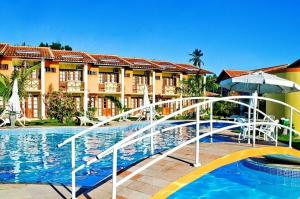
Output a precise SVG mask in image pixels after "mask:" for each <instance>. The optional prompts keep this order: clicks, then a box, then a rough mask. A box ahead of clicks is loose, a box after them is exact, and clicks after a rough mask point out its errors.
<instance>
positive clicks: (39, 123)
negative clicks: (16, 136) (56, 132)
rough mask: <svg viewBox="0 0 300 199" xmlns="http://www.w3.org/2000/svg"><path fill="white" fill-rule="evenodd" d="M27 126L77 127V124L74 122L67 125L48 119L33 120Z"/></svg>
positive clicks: (71, 121)
mask: <svg viewBox="0 0 300 199" xmlns="http://www.w3.org/2000/svg"><path fill="white" fill-rule="evenodd" d="M26 126H76V122H75V121H73V120H70V121H66V122H65V123H60V122H59V121H58V120H55V119H47V120H33V121H30V122H26Z"/></svg>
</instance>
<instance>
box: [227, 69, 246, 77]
mask: <svg viewBox="0 0 300 199" xmlns="http://www.w3.org/2000/svg"><path fill="white" fill-rule="evenodd" d="M224 72H225V73H227V74H228V76H229V77H239V76H242V75H246V74H249V73H251V71H246V70H224Z"/></svg>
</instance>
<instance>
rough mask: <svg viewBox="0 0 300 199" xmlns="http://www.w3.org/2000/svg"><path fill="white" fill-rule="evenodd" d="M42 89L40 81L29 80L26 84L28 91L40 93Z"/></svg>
mask: <svg viewBox="0 0 300 199" xmlns="http://www.w3.org/2000/svg"><path fill="white" fill-rule="evenodd" d="M40 89H41V84H40V80H39V79H29V80H28V81H27V82H26V90H29V91H38V90H40Z"/></svg>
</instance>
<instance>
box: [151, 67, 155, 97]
mask: <svg viewBox="0 0 300 199" xmlns="http://www.w3.org/2000/svg"><path fill="white" fill-rule="evenodd" d="M152 103H155V71H153V72H152Z"/></svg>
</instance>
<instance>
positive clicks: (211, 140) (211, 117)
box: [210, 102, 213, 143]
mask: <svg viewBox="0 0 300 199" xmlns="http://www.w3.org/2000/svg"><path fill="white" fill-rule="evenodd" d="M212 131H213V103H212V102H211V103H210V132H212ZM210 142H211V143H212V142H213V135H212V134H211V135H210Z"/></svg>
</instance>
